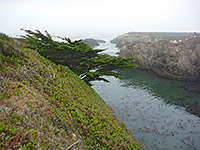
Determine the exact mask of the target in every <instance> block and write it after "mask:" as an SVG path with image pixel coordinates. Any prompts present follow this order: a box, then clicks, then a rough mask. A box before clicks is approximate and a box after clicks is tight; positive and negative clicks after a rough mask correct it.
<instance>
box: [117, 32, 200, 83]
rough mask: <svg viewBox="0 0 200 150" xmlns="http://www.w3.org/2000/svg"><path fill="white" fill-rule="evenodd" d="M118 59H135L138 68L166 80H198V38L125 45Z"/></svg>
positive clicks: (199, 59) (199, 46)
mask: <svg viewBox="0 0 200 150" xmlns="http://www.w3.org/2000/svg"><path fill="white" fill-rule="evenodd" d="M120 57H126V58H127V57H135V58H136V59H135V60H134V63H136V64H138V66H139V67H140V68H143V69H147V70H151V71H154V72H156V73H158V74H160V75H162V76H165V77H168V78H172V79H177V80H182V81H196V80H198V79H200V36H193V37H190V38H187V39H184V40H171V41H170V40H162V41H157V42H153V43H152V42H148V43H140V44H136V45H125V46H123V47H121V49H120Z"/></svg>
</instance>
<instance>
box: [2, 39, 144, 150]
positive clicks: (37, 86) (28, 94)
mask: <svg viewBox="0 0 200 150" xmlns="http://www.w3.org/2000/svg"><path fill="white" fill-rule="evenodd" d="M0 37H1V39H0V43H1V47H3V48H2V49H1V51H0V52H1V56H0V58H1V59H0V62H1V63H0V66H1V67H0V93H1V94H0V99H1V101H0V134H1V138H0V147H1V149H8V148H10V149H15V148H16V149H17V148H21V149H69V148H71V147H73V148H76V149H142V146H141V145H140V144H139V143H138V142H137V141H136V140H135V138H134V137H133V136H132V135H131V133H130V131H129V129H128V128H127V127H126V126H125V125H124V124H123V123H122V122H121V121H120V120H119V119H118V118H116V116H115V115H114V113H113V111H112V109H111V108H110V107H109V106H107V105H106V104H105V102H104V101H103V100H102V99H101V98H100V97H99V96H98V95H97V94H96V93H95V91H94V90H93V89H92V88H91V87H89V86H88V85H87V84H85V82H83V81H82V80H81V79H80V78H79V77H78V76H77V75H76V74H74V73H73V72H72V71H71V70H69V69H68V67H66V66H62V65H56V64H55V63H52V62H51V61H49V60H47V59H45V58H43V57H42V56H41V55H39V54H38V53H37V52H36V51H35V50H30V49H28V48H27V49H23V47H22V45H21V44H20V42H18V41H16V42H18V44H16V45H15V44H13V43H15V41H14V40H13V39H12V38H9V37H7V36H5V35H3V36H2V35H1V36H0ZM2 37H3V38H2ZM9 44H10V46H9V51H10V52H9V53H6V54H5V52H8V51H7V48H8V47H6V46H7V45H9ZM2 45H3V46H2ZM5 45H6V46H5Z"/></svg>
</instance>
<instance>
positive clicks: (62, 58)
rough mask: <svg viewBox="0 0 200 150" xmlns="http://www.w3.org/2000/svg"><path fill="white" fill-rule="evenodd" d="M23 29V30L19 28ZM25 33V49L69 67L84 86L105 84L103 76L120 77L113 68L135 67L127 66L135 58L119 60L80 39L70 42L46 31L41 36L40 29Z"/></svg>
mask: <svg viewBox="0 0 200 150" xmlns="http://www.w3.org/2000/svg"><path fill="white" fill-rule="evenodd" d="M22 30H23V29H22ZM24 31H25V32H26V33H27V34H26V35H25V36H23V37H24V38H26V41H27V44H28V45H27V47H29V48H31V49H35V50H37V51H38V52H39V53H40V54H41V55H42V56H44V57H45V58H48V59H50V60H52V61H53V62H55V63H57V64H61V65H66V66H68V67H69V68H70V69H71V70H72V71H74V72H75V73H76V74H77V75H79V77H81V78H82V79H83V80H84V81H85V82H86V83H88V84H90V81H95V80H103V81H106V82H108V80H106V79H105V78H103V77H102V76H104V75H106V76H115V77H117V78H121V76H120V74H118V73H116V72H115V71H114V70H115V69H124V68H127V67H135V64H131V63H129V62H130V61H131V60H133V59H134V58H133V57H131V58H119V57H114V56H109V55H107V54H103V53H100V52H103V51H104V50H102V49H94V48H92V47H90V46H89V45H88V44H85V43H83V42H82V40H76V41H71V40H70V39H69V38H62V37H56V38H57V39H59V40H54V39H53V38H52V36H51V35H50V34H49V33H48V32H47V31H45V32H44V34H43V33H42V32H40V31H39V30H36V31H31V30H24Z"/></svg>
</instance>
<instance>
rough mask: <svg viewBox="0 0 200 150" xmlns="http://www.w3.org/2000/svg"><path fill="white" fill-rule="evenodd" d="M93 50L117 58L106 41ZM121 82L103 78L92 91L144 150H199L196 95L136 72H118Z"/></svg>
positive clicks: (199, 98)
mask: <svg viewBox="0 0 200 150" xmlns="http://www.w3.org/2000/svg"><path fill="white" fill-rule="evenodd" d="M106 41H107V42H106V43H102V44H101V45H100V46H99V47H97V48H102V49H107V50H106V51H105V52H106V53H108V54H110V55H114V56H117V53H118V52H119V49H118V48H116V47H115V45H114V44H111V43H110V42H109V39H107V40H106ZM118 72H119V73H120V74H121V75H122V76H123V77H124V78H123V79H116V78H114V77H106V78H107V79H108V80H110V82H109V83H105V82H100V81H95V82H93V86H92V87H93V88H94V89H95V91H96V92H97V93H98V94H99V95H100V96H101V97H102V98H103V99H104V100H105V102H106V103H107V104H108V105H110V106H111V107H112V109H113V110H114V112H115V114H116V115H117V117H118V118H119V119H120V120H121V121H123V122H124V123H125V124H126V125H127V126H128V127H129V129H130V130H131V132H132V134H133V135H134V137H135V138H136V139H137V140H138V141H140V142H142V143H143V144H144V146H145V148H146V149H147V150H199V149H200V117H199V116H197V115H195V113H193V114H192V112H191V109H190V108H191V107H192V106H195V107H197V108H200V107H199V103H200V94H193V93H190V92H187V91H185V90H184V88H183V86H184V85H187V84H189V83H185V82H180V81H176V80H169V79H166V78H163V77H160V76H157V75H155V74H153V73H150V72H146V71H143V70H138V69H127V70H123V71H118Z"/></svg>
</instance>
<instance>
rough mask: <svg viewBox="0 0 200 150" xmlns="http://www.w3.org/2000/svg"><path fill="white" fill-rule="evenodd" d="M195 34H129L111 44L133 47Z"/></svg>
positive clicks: (180, 38)
mask: <svg viewBox="0 0 200 150" xmlns="http://www.w3.org/2000/svg"><path fill="white" fill-rule="evenodd" d="M193 34H196V33H176V32H129V33H126V34H123V35H120V36H118V37H116V38H114V39H113V40H111V43H114V44H116V46H117V47H119V48H120V47H122V46H124V45H135V44H138V43H146V42H157V41H160V40H183V39H185V38H188V37H190V36H192V35H193Z"/></svg>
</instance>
